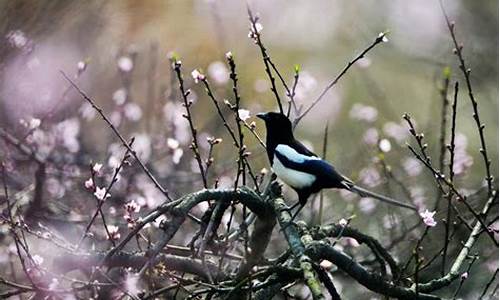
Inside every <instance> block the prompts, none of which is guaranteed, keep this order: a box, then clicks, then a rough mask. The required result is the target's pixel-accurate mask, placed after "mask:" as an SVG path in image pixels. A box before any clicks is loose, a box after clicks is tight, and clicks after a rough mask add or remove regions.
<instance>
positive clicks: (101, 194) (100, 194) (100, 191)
mask: <svg viewBox="0 0 500 300" xmlns="http://www.w3.org/2000/svg"><path fill="white" fill-rule="evenodd" d="M94 196H95V197H96V198H97V199H99V200H101V201H104V200H106V199H107V198H109V197H111V195H110V194H109V193H107V192H106V188H100V187H96V188H95V192H94ZM105 197H106V198H105Z"/></svg>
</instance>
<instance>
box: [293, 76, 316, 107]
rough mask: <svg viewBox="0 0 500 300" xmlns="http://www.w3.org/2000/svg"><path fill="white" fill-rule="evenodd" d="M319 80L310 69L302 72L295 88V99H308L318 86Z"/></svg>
mask: <svg viewBox="0 0 500 300" xmlns="http://www.w3.org/2000/svg"><path fill="white" fill-rule="evenodd" d="M317 85H318V81H317V80H316V78H314V77H313V76H312V75H311V73H309V72H308V71H302V72H301V73H300V77H299V82H298V83H297V87H296V88H295V99H296V100H298V101H306V100H307V98H308V97H309V94H310V93H311V92H312V91H313V90H314V89H315V88H316V86H317Z"/></svg>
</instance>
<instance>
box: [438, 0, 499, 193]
mask: <svg viewBox="0 0 500 300" xmlns="http://www.w3.org/2000/svg"><path fill="white" fill-rule="evenodd" d="M439 4H440V5H441V11H442V12H443V15H444V18H445V20H446V25H447V26H448V29H449V31H450V35H451V39H452V40H453V44H454V46H455V48H454V49H453V53H455V54H456V55H457V58H458V61H459V63H460V67H459V68H460V70H461V71H462V73H463V75H464V78H465V83H466V86H467V91H468V94H469V99H470V101H471V104H472V110H473V114H472V117H473V118H474V121H475V122H476V127H477V130H478V132H479V139H480V141H481V148H480V149H479V152H481V154H482V156H483V160H484V166H485V171H486V182H487V183H488V197H491V196H492V195H493V194H494V192H495V187H494V184H493V175H492V173H491V160H490V159H489V157H488V150H487V149H486V139H485V137H484V128H485V127H486V125H485V124H483V123H481V119H480V118H479V109H478V107H477V101H476V99H475V96H474V93H473V91H472V84H471V81H470V73H471V69H470V68H468V67H467V66H466V64H465V59H464V57H463V55H462V50H463V45H462V44H459V43H458V41H457V38H456V36H455V24H454V23H452V22H450V19H449V18H448V15H447V14H446V10H445V9H444V6H443V1H442V0H440V1H439Z"/></svg>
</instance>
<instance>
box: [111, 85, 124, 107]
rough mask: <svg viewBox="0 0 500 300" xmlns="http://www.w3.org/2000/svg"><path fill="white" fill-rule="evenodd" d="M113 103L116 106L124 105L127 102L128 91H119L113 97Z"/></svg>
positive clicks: (122, 89)
mask: <svg viewBox="0 0 500 300" xmlns="http://www.w3.org/2000/svg"><path fill="white" fill-rule="evenodd" d="M112 99H113V101H115V103H116V105H123V104H124V103H125V101H126V100H127V91H126V90H125V89H124V88H121V89H117V90H116V91H115V92H114V93H113V96H112Z"/></svg>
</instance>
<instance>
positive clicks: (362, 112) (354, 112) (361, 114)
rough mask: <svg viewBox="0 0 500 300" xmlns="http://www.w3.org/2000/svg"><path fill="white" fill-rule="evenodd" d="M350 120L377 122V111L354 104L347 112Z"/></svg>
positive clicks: (370, 107)
mask: <svg viewBox="0 0 500 300" xmlns="http://www.w3.org/2000/svg"><path fill="white" fill-rule="evenodd" d="M349 116H350V117H351V119H354V120H358V121H365V122H370V123H371V122H374V121H376V120H377V116H378V110H377V109H376V108H374V107H372V106H368V105H363V104H360V103H356V104H354V105H353V106H352V108H351V111H350V112H349Z"/></svg>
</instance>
